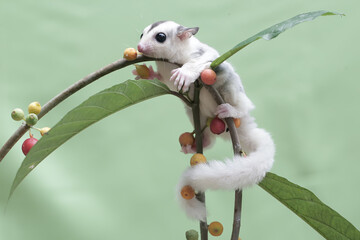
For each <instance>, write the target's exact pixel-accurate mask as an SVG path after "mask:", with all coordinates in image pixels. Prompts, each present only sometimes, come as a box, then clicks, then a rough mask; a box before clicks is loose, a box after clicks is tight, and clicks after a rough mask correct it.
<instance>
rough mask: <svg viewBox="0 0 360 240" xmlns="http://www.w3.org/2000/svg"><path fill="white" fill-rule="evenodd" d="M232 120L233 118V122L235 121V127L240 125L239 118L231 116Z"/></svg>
mask: <svg viewBox="0 0 360 240" xmlns="http://www.w3.org/2000/svg"><path fill="white" fill-rule="evenodd" d="M233 120H234V123H235V127H236V128H239V127H240V125H241V121H240V118H233Z"/></svg>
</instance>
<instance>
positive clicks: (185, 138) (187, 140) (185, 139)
mask: <svg viewBox="0 0 360 240" xmlns="http://www.w3.org/2000/svg"><path fill="white" fill-rule="evenodd" d="M194 142H195V138H194V135H193V134H192V133H190V132H185V133H183V134H181V135H180V137H179V143H180V145H181V146H186V145H193V143H194Z"/></svg>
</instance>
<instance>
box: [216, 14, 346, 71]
mask: <svg viewBox="0 0 360 240" xmlns="http://www.w3.org/2000/svg"><path fill="white" fill-rule="evenodd" d="M329 15H341V16H343V15H344V14H340V13H336V12H329V11H316V12H308V13H303V14H299V15H297V16H295V17H293V18H290V19H288V20H286V21H284V22H281V23H278V24H276V25H274V26H271V27H269V28H267V29H265V30H264V31H261V32H259V33H257V34H255V35H254V36H252V37H250V38H248V39H246V40H244V41H242V42H241V43H239V44H238V45H236V46H235V47H233V48H232V49H230V50H229V51H227V52H226V53H224V54H223V55H221V56H220V57H218V58H217V59H215V61H213V62H212V63H211V66H210V67H211V68H213V69H214V68H216V67H217V66H219V65H220V64H221V63H222V62H224V61H225V60H226V59H228V58H229V57H231V56H232V55H234V54H235V53H237V52H238V51H240V50H241V49H243V48H244V47H246V46H247V45H249V44H250V43H252V42H255V41H256V40H258V39H260V38H263V39H265V40H270V39H273V38H275V37H277V36H278V35H279V34H280V33H282V32H284V31H285V30H287V29H289V28H292V27H294V26H295V25H297V24H299V23H302V22H307V21H312V20H314V19H315V18H317V17H320V16H329Z"/></svg>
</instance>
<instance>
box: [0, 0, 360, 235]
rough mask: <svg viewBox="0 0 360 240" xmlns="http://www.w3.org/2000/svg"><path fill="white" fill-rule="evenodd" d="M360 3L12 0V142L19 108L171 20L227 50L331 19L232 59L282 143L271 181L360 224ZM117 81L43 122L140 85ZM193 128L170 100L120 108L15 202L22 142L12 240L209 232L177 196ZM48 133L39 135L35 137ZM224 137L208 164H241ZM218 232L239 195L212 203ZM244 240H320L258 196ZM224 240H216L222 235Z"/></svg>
mask: <svg viewBox="0 0 360 240" xmlns="http://www.w3.org/2000/svg"><path fill="white" fill-rule="evenodd" d="M359 7H360V2H359V1H355V0H352V1H350V0H345V1H333V0H332V1H326V0H319V1H312V0H301V1H300V0H294V1H285V0H277V1H266V0H261V1H234V0H223V1H219V2H216V1H208V0H206V1H204V0H198V1H174V2H171V1H159V0H156V1H145V0H139V1H131V2H130V1H113V0H104V1H84V0H71V1H70V0H63V1H44V0H34V1H25V0H2V1H1V2H0V41H1V42H0V110H1V115H0V123H1V124H0V145H2V144H3V143H4V142H5V141H6V140H7V139H8V138H9V137H10V136H11V134H12V133H13V132H14V131H15V130H16V129H17V127H18V126H19V123H17V122H14V121H13V120H12V119H11V118H10V112H11V110H12V109H13V108H15V107H20V108H23V109H26V108H27V105H28V103H30V102H32V101H39V102H40V103H42V104H44V103H46V102H47V101H48V100H49V99H50V98H52V97H53V96H55V95H56V94H57V93H59V92H60V91H62V90H63V89H65V88H66V87H68V86H69V85H70V84H72V83H73V82H75V81H77V80H78V79H80V78H82V77H83V76H85V75H87V74H89V73H91V72H93V71H95V70H97V69H99V68H100V67H102V66H105V65H107V64H108V63H110V62H112V61H115V60H117V59H118V58H121V57H122V53H123V50H124V49H125V48H127V47H136V45H137V42H138V40H139V36H140V33H141V31H142V29H143V28H144V27H145V26H147V25H149V24H151V23H153V22H155V21H158V20H164V19H172V20H175V21H177V22H179V23H181V24H183V25H185V26H198V27H200V31H199V33H198V34H197V37H198V38H199V39H200V40H201V41H203V42H206V43H208V44H209V45H211V46H213V47H215V48H216V49H217V50H218V51H219V52H220V53H223V52H225V51H226V50H228V49H230V48H231V47H233V46H234V45H235V44H237V43H238V42H240V41H242V40H244V39H246V38H247V37H249V36H251V35H253V34H255V33H257V32H259V31H261V30H263V29H264V28H266V27H269V26H271V25H273V24H275V23H278V22H280V21H283V20H285V19H288V18H290V17H292V16H294V15H297V14H299V13H303V12H309V11H314V10H330V11H338V12H342V13H345V14H346V17H339V16H331V17H321V18H319V19H316V20H315V21H313V22H310V23H304V24H301V25H299V26H296V27H295V28H293V29H291V30H289V31H287V32H285V33H283V34H282V35H280V36H279V37H278V38H276V39H274V40H271V41H265V40H259V41H257V42H255V43H253V44H252V45H250V46H248V47H246V48H245V49H244V50H242V51H241V52H239V53H238V54H236V55H235V56H233V57H232V58H231V59H230V62H231V63H232V64H233V65H234V67H235V68H236V69H237V71H238V73H239V74H240V76H241V77H242V80H243V83H244V85H245V89H246V92H247V94H248V96H249V97H250V98H251V99H252V100H253V102H254V103H255V105H256V106H257V108H256V109H255V110H254V112H253V115H254V116H255V117H256V118H257V122H258V124H259V125H260V126H261V127H263V128H265V129H267V130H268V131H269V132H271V133H272V135H273V138H274V140H275V143H276V146H277V154H276V162H275V165H274V167H273V169H272V171H273V172H274V173H276V174H278V175H281V176H284V177H286V178H288V179H289V180H291V181H293V182H295V183H297V184H299V185H302V186H304V187H306V188H308V189H310V190H312V191H313V192H314V193H315V194H316V195H317V196H318V197H319V198H320V199H321V200H322V201H324V202H325V203H327V204H328V205H329V206H331V207H332V208H334V209H335V210H336V211H338V212H339V213H340V214H342V215H343V216H344V217H346V218H347V219H348V220H349V221H350V222H352V223H353V224H354V225H355V226H356V227H357V228H359V226H360V207H359V202H360V191H359V186H358V184H359V181H360V174H359V167H360V164H359V162H360V161H359V154H358V150H359V147H358V144H359V135H360V130H359V122H360V114H359V100H360V94H359V93H360V84H359V75H360V68H359V55H360V51H359V47H358V39H360V34H359V31H358V24H359V22H360V14H359ZM131 70H132V68H127V69H124V70H121V71H118V72H116V73H113V74H111V75H109V76H107V77H105V78H103V79H101V80H99V81H97V82H95V83H94V84H92V85H91V86H89V87H87V88H86V89H84V90H82V91H80V92H78V93H77V94H75V95H73V96H71V97H70V98H69V99H67V100H66V101H65V102H63V103H62V104H60V105H59V106H58V107H57V108H56V109H54V110H53V111H51V112H50V113H49V114H47V115H46V116H45V117H44V118H43V119H42V120H41V121H40V122H39V123H38V125H39V126H40V127H43V126H50V127H51V126H52V125H54V124H55V123H56V122H57V121H58V120H59V119H60V118H61V117H62V116H63V115H64V114H65V113H66V112H67V111H69V110H71V109H72V108H73V107H75V106H77V105H78V104H80V103H81V102H82V101H84V100H85V99H87V98H88V97H89V96H90V95H92V94H94V93H96V92H98V91H100V90H102V89H104V88H107V87H110V86H112V85H115V84H117V83H119V82H122V81H124V80H126V79H129V78H132V74H131ZM191 130H192V127H191V125H190V123H189V121H188V119H187V117H186V115H185V114H184V110H183V106H182V103H181V102H180V101H179V100H178V99H177V98H175V97H173V96H163V97H159V98H157V99H152V100H150V101H147V102H143V103H141V104H139V105H136V106H133V107H131V108H128V109H126V110H124V111H121V112H119V113H117V114H115V115H113V116H111V117H109V118H107V119H105V120H103V121H101V122H100V123H97V124H95V125H93V126H91V127H90V128H89V129H87V130H85V131H84V132H83V133H81V134H79V135H77V136H76V137H74V138H73V139H71V140H70V141H68V142H67V143H66V144H64V145H63V146H62V147H61V148H59V149H58V150H57V151H56V152H54V153H53V154H51V155H50V156H49V157H48V159H46V160H45V161H44V162H43V163H41V165H40V166H38V167H37V169H36V170H35V171H33V172H32V173H31V174H30V175H29V177H28V178H26V179H25V181H24V182H23V183H22V185H20V187H19V188H18V189H17V190H16V192H15V194H14V196H13V198H12V200H11V201H10V203H9V204H8V207H7V211H6V212H5V205H6V202H7V196H8V193H9V190H10V186H11V183H12V181H13V178H14V176H15V174H16V171H17V169H18V167H19V166H20V164H21V161H22V160H23V158H24V157H23V155H22V152H21V150H20V149H21V142H22V141H23V140H24V139H25V137H23V139H22V141H21V142H19V143H17V144H16V145H15V148H14V149H13V150H11V151H10V153H9V154H8V155H7V157H6V158H5V159H4V160H3V162H1V163H0V239H1V240H20V239H21V240H23V239H26V240H33V239H34V240H35V239H36V240H50V239H51V240H63V239H74V240H85V239H86V240H99V239H106V240H114V239H148V240H159V239H185V235H184V233H185V231H186V230H188V229H191V228H194V229H198V223H197V222H195V221H192V220H189V219H187V218H186V216H185V215H184V213H183V212H182V211H181V210H180V208H179V207H178V205H177V203H176V200H175V192H174V189H175V185H176V184H177V181H178V179H179V176H180V174H181V173H182V171H183V170H184V169H185V168H186V167H187V166H188V164H189V158H190V156H189V155H184V154H182V153H180V152H179V149H180V147H179V144H178V136H179V135H180V134H181V133H182V132H184V131H191ZM36 136H37V137H39V134H37V133H36ZM231 149H232V148H231V145H230V142H224V141H222V140H219V141H217V143H216V144H215V146H214V147H213V148H212V149H210V150H207V151H206V152H205V154H206V156H207V157H208V159H223V158H225V157H231V155H232V154H231ZM207 205H208V211H209V219H208V220H209V222H211V221H220V222H222V223H223V225H224V228H225V229H224V234H223V236H221V237H219V239H229V238H230V234H231V225H232V212H233V193H232V192H227V191H213V192H208V193H207ZM240 235H241V237H242V239H243V240H247V239H277V240H281V239H293V240H300V239H301V240H303V239H322V237H321V236H320V235H319V234H318V233H316V232H315V231H313V230H312V229H311V228H310V227H309V226H308V225H306V224H305V223H304V222H303V221H302V220H300V219H299V218H298V217H297V216H295V215H294V214H293V213H292V212H290V211H289V210H288V209H286V208H285V207H284V206H283V205H281V204H280V203H279V202H277V200H275V199H274V198H272V197H271V196H270V195H269V194H267V193H266V192H265V191H264V190H262V189H261V188H259V187H258V186H254V187H252V188H250V189H246V190H245V191H244V199H243V215H242V227H241V234H240ZM211 238H212V239H213V237H211Z"/></svg>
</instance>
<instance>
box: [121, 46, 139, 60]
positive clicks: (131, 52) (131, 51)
mask: <svg viewBox="0 0 360 240" xmlns="http://www.w3.org/2000/svg"><path fill="white" fill-rule="evenodd" d="M124 58H125V59H126V60H128V61H133V60H135V59H136V58H137V50H136V49H135V48H127V49H125V51H124Z"/></svg>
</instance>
